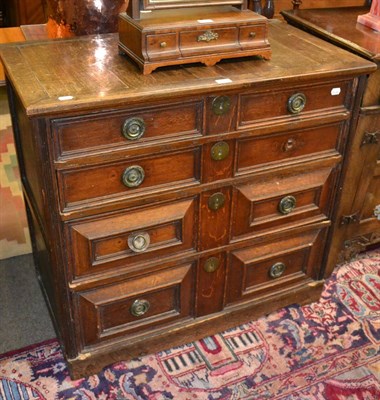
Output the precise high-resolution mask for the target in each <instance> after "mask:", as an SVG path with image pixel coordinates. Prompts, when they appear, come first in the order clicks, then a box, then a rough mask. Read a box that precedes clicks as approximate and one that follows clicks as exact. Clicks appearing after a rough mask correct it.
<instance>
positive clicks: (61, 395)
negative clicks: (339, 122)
mask: <svg viewBox="0 0 380 400" xmlns="http://www.w3.org/2000/svg"><path fill="white" fill-rule="evenodd" d="M0 399H2V400H11V399H12V400H13V399H20V400H21V399H22V400H24V399H46V400H53V399H57V400H58V399H70V400H71V399H73V400H74V399H81V400H82V399H83V400H89V399H101V400H109V399H110V400H122V399H128V400H132V399H140V400H144V399H149V400H167V399H174V400H195V399H198V400H199V399H201V400H202V399H205V400H216V399H218V400H222V399H223V400H232V399H257V400H264V399H284V400H285V399H286V400H295V399H302V400H323V399H328V400H343V399H350V400H375V399H376V400H379V399H380V249H379V250H377V251H372V252H370V253H367V254H364V255H362V256H360V257H359V258H358V259H357V260H355V261H353V262H351V263H349V264H345V265H342V266H340V267H337V268H336V270H335V271H334V273H333V275H332V277H331V278H330V279H329V280H328V281H327V282H326V284H325V288H324V292H323V295H322V297H321V300H320V301H319V302H318V303H313V304H311V305H308V306H303V307H300V306H297V305H293V306H290V307H286V308H283V309H281V310H279V311H277V312H275V313H272V314H270V315H269V316H267V317H266V318H261V319H259V320H257V321H254V322H248V323H247V324H245V325H242V326H239V327H236V328H234V329H230V330H228V331H225V332H223V333H221V334H217V335H215V336H211V337H208V338H205V339H203V340H200V341H197V342H194V343H190V344H187V345H184V346H181V347H177V348H173V349H171V350H167V351H163V352H160V353H157V354H153V355H150V356H145V357H142V358H139V359H135V360H133V361H130V362H121V363H117V364H114V365H112V366H109V367H107V368H105V369H104V370H103V371H102V372H101V373H99V375H94V376H91V377H89V378H87V379H81V380H77V381H72V380H70V378H69V375H68V371H67V369H66V366H65V363H64V360H63V357H62V353H61V351H60V347H59V345H58V343H57V342H56V341H55V340H51V341H48V342H45V343H41V344H38V345H35V346H33V347H30V348H28V349H23V350H20V351H17V352H13V353H8V354H5V355H3V356H0Z"/></svg>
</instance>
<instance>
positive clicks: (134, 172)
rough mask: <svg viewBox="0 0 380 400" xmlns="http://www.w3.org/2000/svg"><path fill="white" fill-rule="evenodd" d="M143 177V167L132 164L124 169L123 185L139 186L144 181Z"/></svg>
mask: <svg viewBox="0 0 380 400" xmlns="http://www.w3.org/2000/svg"><path fill="white" fill-rule="evenodd" d="M144 178H145V172H144V168H142V167H140V166H139V165H132V166H130V167H128V168H127V169H126V170H125V171H124V173H123V176H122V181H123V183H124V185H125V186H127V187H129V188H134V187H138V186H140V185H141V184H142V182H143V181H144Z"/></svg>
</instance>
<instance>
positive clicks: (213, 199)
mask: <svg viewBox="0 0 380 400" xmlns="http://www.w3.org/2000/svg"><path fill="white" fill-rule="evenodd" d="M225 201H226V199H225V196H224V194H223V193H220V192H218V193H214V194H213V195H211V196H210V197H209V199H208V208H209V209H210V210H213V211H217V210H219V209H220V208H222V207H224V203H225Z"/></svg>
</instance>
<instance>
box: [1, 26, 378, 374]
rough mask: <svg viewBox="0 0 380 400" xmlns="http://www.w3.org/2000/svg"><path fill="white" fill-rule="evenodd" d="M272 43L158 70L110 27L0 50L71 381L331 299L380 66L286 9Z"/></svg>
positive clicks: (42, 267) (39, 257)
mask: <svg viewBox="0 0 380 400" xmlns="http://www.w3.org/2000/svg"><path fill="white" fill-rule="evenodd" d="M270 40H271V46H272V48H273V50H274V51H273V58H272V59H271V60H270V61H264V60H262V59H260V58H255V57H253V58H242V59H237V60H235V61H233V62H232V61H225V62H221V63H220V64H218V65H216V66H214V67H204V66H201V65H199V64H195V65H191V66H188V67H183V66H182V67H166V68H163V69H162V70H157V71H155V72H153V73H152V74H151V75H149V76H144V75H143V74H141V72H140V71H139V70H138V68H137V66H136V65H135V64H133V63H132V62H130V61H129V60H128V59H127V58H125V57H123V56H121V55H119V54H118V47H117V46H118V38H117V35H112V34H111V35H105V36H93V37H81V38H76V39H69V40H60V41H45V42H30V43H28V44H17V45H14V46H11V45H8V46H6V47H4V48H2V49H1V50H0V52H1V57H2V59H3V61H4V64H5V67H6V72H7V78H8V83H9V84H8V92H9V99H10V106H11V112H12V121H13V126H14V131H15V141H16V146H17V154H18V159H19V164H20V170H21V175H22V182H23V188H24V193H25V196H26V200H27V211H28V217H29V223H30V230H31V237H32V242H33V252H34V257H35V261H36V264H37V266H38V270H39V273H40V276H41V282H42V283H43V288H44V291H45V293H46V295H47V299H48V303H49V305H50V308H51V310H52V315H53V318H54V320H55V323H56V326H57V331H58V333H59V336H60V339H61V341H62V344H63V348H64V352H65V357H66V359H67V361H68V363H69V365H70V368H71V372H72V376H73V377H80V376H83V375H87V374H92V373H96V372H98V371H99V370H100V369H101V368H102V367H104V366H105V365H107V364H109V363H111V362H114V361H117V360H122V359H128V358H130V357H135V356H139V355H142V354H144V353H147V352H154V351H157V350H163V349H165V348H168V347H171V346H175V345H179V344H181V343H187V342H189V341H193V340H195V339H196V338H200V337H204V336H207V335H211V334H214V333H215V332H217V331H221V330H224V329H227V328H229V327H232V326H234V325H237V324H241V323H243V322H246V321H247V320H251V319H252V318H256V317H259V316H260V315H263V314H264V313H268V312H271V311H273V310H274V309H276V308H278V307H280V306H284V305H286V304H292V303H295V302H298V303H300V304H304V303H308V302H310V301H313V300H316V299H317V298H318V297H319V295H320V292H321V289H322V285H323V269H324V257H325V255H326V250H328V249H329V241H327V240H326V237H327V235H328V234H329V227H330V226H331V225H334V224H335V222H336V220H335V215H336V210H337V207H338V206H339V204H337V200H338V197H339V190H337V188H339V187H340V184H341V180H342V173H343V172H344V165H345V162H346V159H347V157H348V156H349V154H350V152H351V147H350V143H351V142H353V141H354V139H355V138H353V136H354V133H355V132H354V130H352V129H351V128H350V127H351V125H353V124H356V122H357V118H358V104H359V101H360V98H359V99H358V97H357V96H358V95H361V94H362V92H361V90H362V88H363V87H364V84H365V83H366V79H367V75H368V74H370V73H371V72H372V71H374V70H375V69H376V66H375V65H374V64H373V63H372V62H370V61H368V60H364V59H362V58H360V57H358V56H356V55H353V54H350V53H348V52H346V51H343V50H340V49H337V48H336V47H335V46H333V45H331V44H329V43H326V42H324V41H322V40H321V39H318V38H315V37H313V36H310V35H308V34H306V33H304V32H302V31H300V30H298V29H296V28H293V27H291V26H289V25H287V24H285V23H281V22H279V21H273V22H271V23H270Z"/></svg>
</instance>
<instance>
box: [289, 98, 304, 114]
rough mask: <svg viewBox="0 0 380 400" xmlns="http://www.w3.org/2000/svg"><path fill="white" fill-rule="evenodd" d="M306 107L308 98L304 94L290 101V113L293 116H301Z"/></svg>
mask: <svg viewBox="0 0 380 400" xmlns="http://www.w3.org/2000/svg"><path fill="white" fill-rule="evenodd" d="M305 106H306V96H305V95H304V94H303V93H296V94H293V95H292V96H290V97H289V99H288V111H289V112H290V113H291V114H299V113H300V112H301V111H302V110H303V109H304V108H305Z"/></svg>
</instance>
